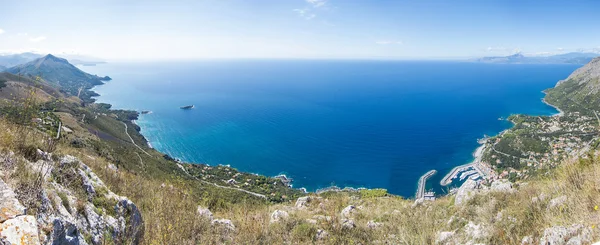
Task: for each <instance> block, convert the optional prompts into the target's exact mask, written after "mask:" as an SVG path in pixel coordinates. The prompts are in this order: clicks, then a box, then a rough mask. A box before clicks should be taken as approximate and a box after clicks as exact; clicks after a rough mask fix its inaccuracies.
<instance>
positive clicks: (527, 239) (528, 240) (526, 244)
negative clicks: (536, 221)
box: [521, 236, 533, 245]
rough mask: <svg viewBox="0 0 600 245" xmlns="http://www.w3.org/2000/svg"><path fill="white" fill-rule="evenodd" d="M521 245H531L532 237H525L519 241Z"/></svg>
mask: <svg viewBox="0 0 600 245" xmlns="http://www.w3.org/2000/svg"><path fill="white" fill-rule="evenodd" d="M521 245H533V237H532V236H525V237H523V239H521Z"/></svg>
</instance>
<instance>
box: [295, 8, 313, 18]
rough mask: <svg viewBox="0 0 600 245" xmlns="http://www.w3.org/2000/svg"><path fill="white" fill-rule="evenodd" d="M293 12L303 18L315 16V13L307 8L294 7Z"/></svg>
mask: <svg viewBox="0 0 600 245" xmlns="http://www.w3.org/2000/svg"><path fill="white" fill-rule="evenodd" d="M293 11H294V12H296V13H298V15H299V16H300V17H302V18H304V19H307V20H311V19H314V18H315V17H317V15H316V14H314V13H312V12H311V11H310V10H309V9H294V10H293Z"/></svg>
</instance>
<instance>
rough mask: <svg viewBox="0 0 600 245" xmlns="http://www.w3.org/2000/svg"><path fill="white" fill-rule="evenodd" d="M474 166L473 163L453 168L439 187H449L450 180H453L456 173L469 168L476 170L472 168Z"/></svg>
mask: <svg viewBox="0 0 600 245" xmlns="http://www.w3.org/2000/svg"><path fill="white" fill-rule="evenodd" d="M474 165H475V163H469V164H464V165H460V166H457V167H454V168H453V169H452V170H451V171H450V172H449V173H448V174H446V176H444V178H443V179H442V181H440V185H442V186H447V185H449V184H450V183H452V179H454V178H456V177H457V176H458V173H460V172H464V171H467V170H468V169H471V168H473V169H476V168H474ZM478 172H479V171H478Z"/></svg>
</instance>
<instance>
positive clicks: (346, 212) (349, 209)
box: [340, 205, 356, 218]
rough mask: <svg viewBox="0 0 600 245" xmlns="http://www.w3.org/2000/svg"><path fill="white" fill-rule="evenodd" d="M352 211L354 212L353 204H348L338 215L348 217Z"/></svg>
mask: <svg viewBox="0 0 600 245" xmlns="http://www.w3.org/2000/svg"><path fill="white" fill-rule="evenodd" d="M354 212H356V208H355V207H354V205H349V206H348V207H345V208H344V209H342V212H341V213H340V215H341V216H342V218H349V217H350V216H351V215H352V214H353V213H354Z"/></svg>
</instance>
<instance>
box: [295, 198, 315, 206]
mask: <svg viewBox="0 0 600 245" xmlns="http://www.w3.org/2000/svg"><path fill="white" fill-rule="evenodd" d="M311 201H312V198H311V197H310V196H305V197H299V198H298V200H296V208H305V207H308V204H309V203H310V202H311Z"/></svg>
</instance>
